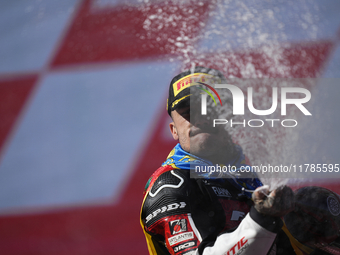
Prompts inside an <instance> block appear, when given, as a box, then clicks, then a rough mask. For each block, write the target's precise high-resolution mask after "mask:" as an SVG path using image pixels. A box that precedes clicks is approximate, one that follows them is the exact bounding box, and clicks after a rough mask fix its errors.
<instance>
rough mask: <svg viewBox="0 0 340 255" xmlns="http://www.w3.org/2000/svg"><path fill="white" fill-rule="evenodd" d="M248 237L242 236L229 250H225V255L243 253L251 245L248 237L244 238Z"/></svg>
mask: <svg viewBox="0 0 340 255" xmlns="http://www.w3.org/2000/svg"><path fill="white" fill-rule="evenodd" d="M245 238H246V237H245V236H244V237H242V238H241V240H240V241H238V242H237V243H236V244H235V245H234V246H233V247H232V248H231V249H230V250H229V251H227V252H225V253H224V254H223V255H236V254H241V253H243V251H244V249H245V248H246V247H247V246H248V245H249V244H248V243H247V242H248V239H246V240H244V239H245Z"/></svg>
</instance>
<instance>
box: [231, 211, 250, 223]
mask: <svg viewBox="0 0 340 255" xmlns="http://www.w3.org/2000/svg"><path fill="white" fill-rule="evenodd" d="M245 215H246V214H245V213H244V212H240V211H233V213H232V215H231V218H230V220H236V221H237V220H239V219H242V218H243V217H244V216H245Z"/></svg>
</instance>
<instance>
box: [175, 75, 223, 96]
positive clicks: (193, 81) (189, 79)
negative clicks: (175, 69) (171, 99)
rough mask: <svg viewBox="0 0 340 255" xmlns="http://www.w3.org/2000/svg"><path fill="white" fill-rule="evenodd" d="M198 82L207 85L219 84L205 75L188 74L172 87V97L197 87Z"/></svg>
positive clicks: (213, 78) (213, 77)
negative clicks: (191, 87)
mask: <svg viewBox="0 0 340 255" xmlns="http://www.w3.org/2000/svg"><path fill="white" fill-rule="evenodd" d="M199 82H203V83H207V84H210V85H212V84H215V83H220V81H218V80H217V79H216V77H215V76H213V75H210V74H205V73H194V74H189V75H187V76H185V77H183V78H182V79H180V80H178V81H177V82H175V83H174V84H172V86H173V90H174V96H177V95H178V93H180V92H181V91H182V90H184V89H186V88H188V87H190V86H193V85H199Z"/></svg>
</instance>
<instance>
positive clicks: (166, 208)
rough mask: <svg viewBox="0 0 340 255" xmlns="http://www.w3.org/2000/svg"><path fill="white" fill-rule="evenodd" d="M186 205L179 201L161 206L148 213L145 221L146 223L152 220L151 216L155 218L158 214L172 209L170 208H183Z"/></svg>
mask: <svg viewBox="0 0 340 255" xmlns="http://www.w3.org/2000/svg"><path fill="white" fill-rule="evenodd" d="M185 206H186V203H185V202H180V203H173V204H170V205H167V206H163V207H162V208H159V209H157V210H155V211H154V212H152V213H150V214H149V215H148V216H147V217H146V221H145V223H148V222H149V221H150V220H152V219H153V218H155V217H156V216H158V215H159V214H162V213H164V212H168V211H172V210H176V209H178V208H180V209H181V208H184V207H185Z"/></svg>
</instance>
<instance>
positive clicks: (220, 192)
mask: <svg viewBox="0 0 340 255" xmlns="http://www.w3.org/2000/svg"><path fill="white" fill-rule="evenodd" d="M212 189H213V191H214V192H215V194H216V196H218V197H231V194H230V192H229V191H228V190H227V189H225V188H220V187H212Z"/></svg>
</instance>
